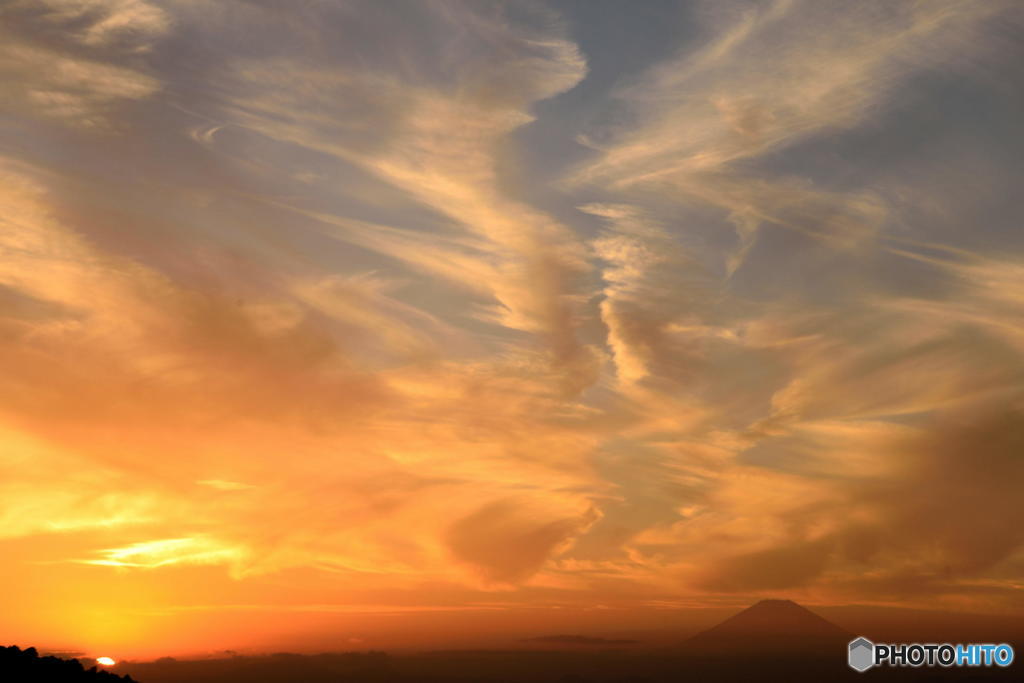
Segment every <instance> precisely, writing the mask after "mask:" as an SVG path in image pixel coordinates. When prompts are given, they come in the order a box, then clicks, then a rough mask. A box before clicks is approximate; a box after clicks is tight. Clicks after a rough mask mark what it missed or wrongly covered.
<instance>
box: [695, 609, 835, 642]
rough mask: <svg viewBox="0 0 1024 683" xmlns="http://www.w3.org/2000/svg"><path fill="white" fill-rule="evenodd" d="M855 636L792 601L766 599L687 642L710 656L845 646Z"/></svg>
mask: <svg viewBox="0 0 1024 683" xmlns="http://www.w3.org/2000/svg"><path fill="white" fill-rule="evenodd" d="M852 638H853V634H851V633H849V632H848V631H846V630H844V629H842V628H840V627H839V626H836V625H835V624H833V623H832V622H831V621H828V620H827V619H824V618H822V617H820V616H818V615H817V614H815V613H814V612H812V611H810V610H809V609H807V608H806V607H802V606H800V605H798V604H796V603H795V602H793V601H792V600H762V601H760V602H758V603H756V604H754V605H752V606H750V607H748V608H747V609H745V610H743V611H742V612H740V613H738V614H734V615H733V616H731V617H729V618H728V619H726V620H725V621H723V622H722V623H720V624H718V625H717V626H713V627H711V628H709V629H708V630H706V631H702V632H700V633H698V634H697V635H695V636H693V637H692V638H690V639H688V640H687V641H686V642H685V643H684V647H686V649H688V650H693V651H703V652H707V653H715V654H717V653H720V652H723V651H728V652H750V651H772V652H779V653H786V652H793V651H799V650H820V649H821V648H832V647H838V646H843V647H845V645H846V643H848V642H849V641H850V640H851V639H852Z"/></svg>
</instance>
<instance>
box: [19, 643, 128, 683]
mask: <svg viewBox="0 0 1024 683" xmlns="http://www.w3.org/2000/svg"><path fill="white" fill-rule="evenodd" d="M133 680H134V679H133V678H132V677H131V676H119V675H117V674H113V673H110V672H109V671H101V670H99V669H98V668H97V667H95V666H92V667H89V668H88V669H87V668H85V667H84V666H82V663H81V662H80V661H79V660H77V659H61V658H60V657H52V656H48V657H40V656H39V653H38V652H36V649H35V648H34V647H29V648H25V649H24V650H22V649H21V648H19V647H18V646H16V645H11V646H10V647H3V646H0V681H4V682H5V683H22V682H23V681H24V682H25V683H28V682H29V681H32V682H33V683H34V682H35V681H39V683H43V682H44V681H45V682H47V683H48V682H49V681H53V682H54V683H64V681H67V683H76V682H77V681H82V683H93V682H95V683H116V682H117V681H122V682H123V683H128V682H129V681H133Z"/></svg>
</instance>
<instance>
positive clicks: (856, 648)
mask: <svg viewBox="0 0 1024 683" xmlns="http://www.w3.org/2000/svg"><path fill="white" fill-rule="evenodd" d="M847 657H848V659H847V662H849V664H850V668H851V669H853V670H855V671H860V672H862V673H863V672H864V671H867V670H868V669H870V668H871V667H872V666H874V664H875V644H874V643H872V642H871V641H870V640H868V639H867V638H864V637H860V638H857V640H851V641H850V650H849V652H848V653H847Z"/></svg>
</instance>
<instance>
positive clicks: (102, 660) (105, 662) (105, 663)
mask: <svg viewBox="0 0 1024 683" xmlns="http://www.w3.org/2000/svg"><path fill="white" fill-rule="evenodd" d="M96 663H97V664H102V665H103V666H114V665H115V664H117V662H115V661H114V660H113V659H111V658H110V657H97V658H96Z"/></svg>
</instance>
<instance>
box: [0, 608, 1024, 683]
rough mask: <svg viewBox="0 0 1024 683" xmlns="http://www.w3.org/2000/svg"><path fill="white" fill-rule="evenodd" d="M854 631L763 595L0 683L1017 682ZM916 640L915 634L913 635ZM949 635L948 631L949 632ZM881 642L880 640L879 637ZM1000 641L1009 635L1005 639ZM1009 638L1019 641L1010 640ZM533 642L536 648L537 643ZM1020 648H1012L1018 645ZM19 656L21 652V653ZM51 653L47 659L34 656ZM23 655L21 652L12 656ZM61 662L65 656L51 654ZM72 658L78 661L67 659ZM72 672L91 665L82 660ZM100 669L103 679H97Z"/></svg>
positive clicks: (1, 676)
mask: <svg viewBox="0 0 1024 683" xmlns="http://www.w3.org/2000/svg"><path fill="white" fill-rule="evenodd" d="M857 635H865V636H868V637H870V636H872V633H856V634H854V633H851V632H850V631H848V630H847V629H845V628H843V627H841V626H839V625H837V624H835V623H832V622H831V621H829V620H827V619H824V618H822V617H821V616H820V615H818V614H815V613H814V612H813V611H811V610H808V609H806V608H804V607H801V606H800V605H797V604H796V603H794V602H791V601H788V600H764V601H762V602H759V603H757V604H755V605H753V606H751V607H749V608H747V609H745V610H742V611H740V612H739V613H737V614H735V615H733V616H731V617H729V618H727V619H725V620H724V621H722V622H721V623H719V624H718V625H716V626H713V627H711V628H709V629H707V630H705V631H702V632H700V633H697V634H696V635H694V636H692V637H690V638H687V639H683V638H680V639H679V641H678V642H677V643H676V644H674V645H672V646H669V647H665V646H658V647H652V646H650V645H645V644H644V643H643V642H638V641H633V640H626V639H616V638H601V637H596V636H592V635H590V636H588V635H546V636H545V635H540V636H537V637H534V638H529V639H526V640H525V641H523V640H521V641H518V642H519V645H520V647H523V646H524V645H525V647H527V648H528V649H518V650H516V649H509V650H450V651H435V652H419V653H404V654H389V653H385V652H343V653H325V654H312V655H300V654H290V653H279V654H270V655H259V656H239V655H233V656H228V657H221V658H210V659H193V660H176V659H173V658H170V657H165V658H162V659H158V660H156V661H153V662H122V663H120V664H118V665H117V666H116V667H114V669H115V670H116V671H117V673H120V674H130V676H131V678H130V679H129V678H124V679H119V678H117V677H113V676H111V675H110V674H106V673H105V672H93V673H92V674H91V675H93V676H94V678H66V679H65V678H31V677H30V678H23V679H22V678H17V677H10V676H5V671H6V670H7V666H8V665H7V660H6V659H5V661H4V665H3V666H4V670H0V681H21V680H25V681H37V680H39V681H42V680H56V681H62V680H68V681H77V680H97V681H102V680H109V681H115V680H135V681H139V682H141V683H293V682H298V681H301V682H302V683H328V682H331V683H445V682H451V683H527V682H529V683H670V682H671V683H686V682H690V681H695V682H704V681H707V682H709V683H717V682H725V681H768V682H772V681H779V682H783V681H785V682H787V683H801V682H804V681H807V682H811V681H813V682H815V683H817V682H820V681H860V682H861V683H863V682H864V681H866V680H869V679H870V680H882V681H897V680H898V681H937V682H938V681H958V682H967V681H1014V680H1021V676H1020V668H1019V665H1018V664H1016V663H1015V664H1014V665H1012V666H1010V667H1009V668H1007V669H1000V668H995V667H993V668H976V669H969V668H955V667H954V668H950V669H942V668H939V667H935V668H929V667H920V668H916V669H914V668H887V667H881V668H873V669H871V670H869V671H867V672H865V673H857V672H856V671H853V670H852V669H850V668H849V667H848V666H847V663H846V648H847V644H848V642H849V641H850V640H852V639H853V638H854V637H855V636H857ZM918 640H921V639H918ZM948 640H952V641H954V642H956V637H955V634H950V638H949V639H948ZM879 642H883V641H879ZM1001 642H1007V639H1005V638H1004V639H1002V641H1001ZM1009 642H1011V644H1014V645H1016V643H1013V642H1012V640H1010V641H1009ZM534 646H536V647H534ZM1017 649H1018V650H1019V648H1017ZM19 657H22V658H27V657H26V655H24V653H22V654H20V655H19ZM40 659H53V658H37V661H39V660H40ZM19 661H20V660H19ZM56 661H57V662H62V660H56ZM67 664H68V665H70V666H72V667H73V666H74V664H77V662H69V663H67ZM75 675H80V676H88V675H90V672H87V671H84V670H82V668H81V667H80V666H79V667H78V671H77V673H76V674H75ZM102 676H107V678H102Z"/></svg>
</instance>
